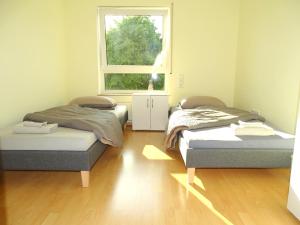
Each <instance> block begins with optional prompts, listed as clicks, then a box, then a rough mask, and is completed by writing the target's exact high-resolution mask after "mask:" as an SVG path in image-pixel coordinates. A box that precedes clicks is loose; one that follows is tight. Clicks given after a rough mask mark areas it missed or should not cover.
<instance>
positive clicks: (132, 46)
mask: <svg viewBox="0 0 300 225" xmlns="http://www.w3.org/2000/svg"><path fill="white" fill-rule="evenodd" d="M169 24H170V20H169V9H167V8H115V7H99V53H100V54H99V55H100V57H99V65H100V66H99V69H100V71H99V72H100V78H101V80H100V82H101V89H102V90H101V91H104V92H118V93H122V92H133V91H139V90H147V88H148V84H149V81H150V80H152V83H153V87H154V90H158V91H162V90H165V86H166V85H165V81H166V74H167V73H168V71H167V68H168V66H169V40H170V28H169V27H170V26H169Z"/></svg>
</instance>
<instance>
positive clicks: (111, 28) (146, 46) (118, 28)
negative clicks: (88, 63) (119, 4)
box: [105, 15, 163, 65]
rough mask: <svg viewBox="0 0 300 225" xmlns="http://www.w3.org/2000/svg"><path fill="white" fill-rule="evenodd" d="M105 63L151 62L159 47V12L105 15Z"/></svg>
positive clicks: (152, 63)
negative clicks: (134, 14)
mask: <svg viewBox="0 0 300 225" xmlns="http://www.w3.org/2000/svg"><path fill="white" fill-rule="evenodd" d="M105 32H106V33H105V34H106V58H107V64H108V65H154V63H155V59H156V57H157V56H158V54H159V53H160V52H161V51H162V39H163V37H162V33H163V17H162V16H109V15H106V16H105Z"/></svg>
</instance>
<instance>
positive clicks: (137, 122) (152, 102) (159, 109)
mask: <svg viewBox="0 0 300 225" xmlns="http://www.w3.org/2000/svg"><path fill="white" fill-rule="evenodd" d="M168 110H169V106H168V95H167V94H155V93H135V94H133V95H132V129H133V130H165V129H166V126H167V123H168Z"/></svg>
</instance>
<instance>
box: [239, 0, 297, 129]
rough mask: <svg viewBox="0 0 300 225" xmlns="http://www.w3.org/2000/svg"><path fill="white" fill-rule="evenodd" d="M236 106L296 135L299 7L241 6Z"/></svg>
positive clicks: (271, 1) (285, 2)
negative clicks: (253, 111) (263, 117)
mask: <svg viewBox="0 0 300 225" xmlns="http://www.w3.org/2000/svg"><path fill="white" fill-rule="evenodd" d="M240 6H241V7H240V22H239V37H238V54H237V74H236V86H235V106H237V107H240V108H244V109H247V110H251V109H254V110H256V111H259V112H260V113H261V114H262V115H263V116H265V117H266V118H267V119H268V120H270V121H271V122H272V123H274V124H275V125H277V126H279V127H280V128H282V129H284V130H286V131H290V132H294V128H295V124H296V111H297V99H298V91H299V81H300V1H299V0H251V1H250V0H242V1H241V5H240Z"/></svg>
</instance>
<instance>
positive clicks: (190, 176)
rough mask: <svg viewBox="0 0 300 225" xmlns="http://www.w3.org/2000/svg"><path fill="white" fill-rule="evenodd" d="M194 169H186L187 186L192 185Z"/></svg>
mask: <svg viewBox="0 0 300 225" xmlns="http://www.w3.org/2000/svg"><path fill="white" fill-rule="evenodd" d="M195 170H196V169H195V168H188V169H187V181H188V183H189V184H193V183H194V176H195Z"/></svg>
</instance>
